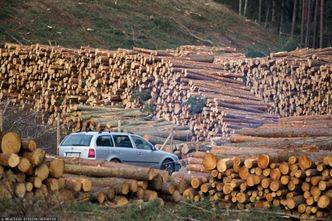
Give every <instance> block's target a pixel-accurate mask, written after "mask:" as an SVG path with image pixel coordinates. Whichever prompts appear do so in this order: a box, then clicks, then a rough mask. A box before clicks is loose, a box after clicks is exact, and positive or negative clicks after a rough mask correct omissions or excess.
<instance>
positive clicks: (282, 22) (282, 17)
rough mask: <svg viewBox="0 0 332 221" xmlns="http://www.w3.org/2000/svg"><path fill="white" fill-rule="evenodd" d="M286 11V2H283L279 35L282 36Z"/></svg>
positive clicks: (282, 0)
mask: <svg viewBox="0 0 332 221" xmlns="http://www.w3.org/2000/svg"><path fill="white" fill-rule="evenodd" d="M284 10H285V1H284V0H281V15H280V26H279V35H281V34H282V26H283V24H284Z"/></svg>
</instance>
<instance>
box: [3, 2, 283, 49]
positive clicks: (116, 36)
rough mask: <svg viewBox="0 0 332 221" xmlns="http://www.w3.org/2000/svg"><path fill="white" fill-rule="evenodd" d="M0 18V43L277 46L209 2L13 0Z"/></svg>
mask: <svg viewBox="0 0 332 221" xmlns="http://www.w3.org/2000/svg"><path fill="white" fill-rule="evenodd" d="M0 18H1V19H0V42H15V41H19V42H22V43H23V44H30V43H44V44H48V42H49V41H50V42H53V43H57V44H60V45H62V46H66V47H80V46H82V45H84V46H91V47H99V48H108V49H115V48H118V47H124V48H132V47H144V48H151V49H165V48H174V47H177V46H179V45H183V44H197V45H201V44H208V43H207V41H201V40H199V39H198V38H196V37H194V36H195V35H196V36H199V38H202V39H206V40H210V41H212V42H213V44H214V45H215V46H232V47H237V48H239V49H245V48H247V47H249V46H251V45H255V46H258V47H259V48H262V49H263V50H265V51H267V50H269V48H271V47H274V46H275V45H276V43H277V38H276V37H274V36H272V35H271V34H269V33H267V32H266V31H265V30H264V29H263V28H261V27H260V26H258V25H257V24H255V23H253V22H249V21H245V20H244V19H243V18H241V17H239V16H238V15H237V14H236V13H234V12H233V11H231V10H229V9H228V8H226V7H224V6H223V5H221V4H218V3H215V2H214V1H212V0H211V1H203V0H195V1H189V0H179V1H176V0H170V1H164V0H121V1H119V0H117V1H116V0H111V1H110V0H93V1H91V0H81V1H73V0H69V1H67V0H58V1H52V0H31V1H23V0H17V1H13V0H11V1H6V4H3V5H2V7H1V9H0ZM48 26H51V27H52V29H50V28H48ZM88 28H89V29H93V31H87V29H88Z"/></svg>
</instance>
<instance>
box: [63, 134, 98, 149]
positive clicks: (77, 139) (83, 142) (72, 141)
mask: <svg viewBox="0 0 332 221" xmlns="http://www.w3.org/2000/svg"><path fill="white" fill-rule="evenodd" d="M91 138H92V135H86V134H73V135H70V136H69V137H67V138H66V139H65V140H64V141H63V142H62V143H61V146H85V147H86V146H90V141H91Z"/></svg>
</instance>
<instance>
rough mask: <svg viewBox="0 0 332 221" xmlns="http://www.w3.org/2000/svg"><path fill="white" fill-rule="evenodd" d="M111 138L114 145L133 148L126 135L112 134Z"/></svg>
mask: <svg viewBox="0 0 332 221" xmlns="http://www.w3.org/2000/svg"><path fill="white" fill-rule="evenodd" d="M113 139H114V143H115V146H116V147H126V148H133V145H132V144H131V141H130V139H129V137H128V136H127V135H113Z"/></svg>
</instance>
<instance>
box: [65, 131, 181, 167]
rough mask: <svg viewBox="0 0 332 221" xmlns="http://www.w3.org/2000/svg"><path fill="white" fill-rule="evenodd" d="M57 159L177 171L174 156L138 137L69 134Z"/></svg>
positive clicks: (110, 134) (176, 158) (176, 161)
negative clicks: (116, 163)
mask: <svg viewBox="0 0 332 221" xmlns="http://www.w3.org/2000/svg"><path fill="white" fill-rule="evenodd" d="M59 155H60V156H63V157H81V158H84V159H97V160H108V161H112V162H118V163H126V164H134V165H138V166H147V167H154V168H158V169H162V170H167V171H168V172H170V173H171V172H173V171H177V170H179V169H180V164H179V163H178V160H179V158H178V157H177V156H176V155H174V154H172V153H168V152H165V151H161V150H157V149H156V148H155V147H154V145H153V144H151V143H150V142H148V141H146V140H144V139H143V138H142V137H141V136H138V135H135V134H131V133H120V132H77V133H71V134H70V135H68V136H67V137H65V138H64V139H63V141H62V142H61V143H60V146H59Z"/></svg>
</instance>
